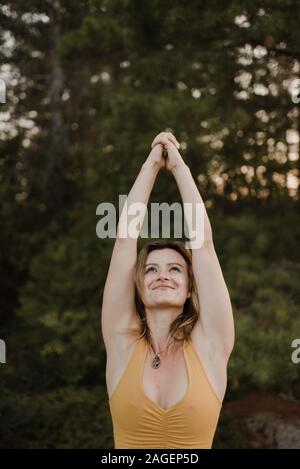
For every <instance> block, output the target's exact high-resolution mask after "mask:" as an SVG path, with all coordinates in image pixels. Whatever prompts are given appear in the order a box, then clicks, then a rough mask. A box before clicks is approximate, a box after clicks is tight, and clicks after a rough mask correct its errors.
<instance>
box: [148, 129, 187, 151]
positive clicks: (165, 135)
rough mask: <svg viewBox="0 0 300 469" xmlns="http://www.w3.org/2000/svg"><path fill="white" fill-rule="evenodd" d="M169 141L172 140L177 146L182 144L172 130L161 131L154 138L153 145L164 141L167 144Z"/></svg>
mask: <svg viewBox="0 0 300 469" xmlns="http://www.w3.org/2000/svg"><path fill="white" fill-rule="evenodd" d="M168 141H171V142H172V143H174V145H175V146H176V147H177V148H179V146H180V145H179V143H178V142H177V140H176V138H175V137H174V135H173V134H172V133H171V132H161V133H160V134H158V135H157V136H156V137H155V139H154V140H153V142H152V144H151V147H152V148H153V147H154V145H156V144H157V143H163V144H164V145H167V144H168Z"/></svg>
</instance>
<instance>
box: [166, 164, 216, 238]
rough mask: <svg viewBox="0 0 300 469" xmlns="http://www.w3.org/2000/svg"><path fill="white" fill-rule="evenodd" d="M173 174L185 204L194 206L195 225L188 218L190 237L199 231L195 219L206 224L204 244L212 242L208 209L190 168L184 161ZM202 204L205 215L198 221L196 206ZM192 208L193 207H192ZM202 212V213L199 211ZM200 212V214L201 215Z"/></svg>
mask: <svg viewBox="0 0 300 469" xmlns="http://www.w3.org/2000/svg"><path fill="white" fill-rule="evenodd" d="M172 174H173V176H174V178H175V180H176V182H177V186H178V189H179V192H180V195H181V198H182V202H183V204H192V205H193V211H192V213H193V223H192V225H191V223H190V217H188V216H186V217H185V218H186V222H187V226H188V231H189V237H191V233H192V231H193V230H195V229H196V230H199V228H201V227H199V226H196V225H195V222H194V219H196V221H198V222H200V223H204V233H203V234H204V239H203V243H207V242H212V240H213V238H212V229H211V224H210V221H209V218H208V215H207V212H206V208H205V205H204V202H203V199H202V197H201V195H200V192H199V190H198V188H197V186H196V184H195V181H194V179H193V176H192V174H191V171H190V168H189V167H188V166H187V165H186V164H185V163H184V161H182V162H180V163H178V164H177V166H176V167H175V168H174V169H173V170H172ZM196 204H201V206H199V207H201V209H202V213H203V215H204V217H203V218H200V220H199V219H197V217H196V218H195V210H194V209H195V205H196ZM190 206H191V205H190ZM186 210H187V207H185V206H184V213H185V215H186ZM199 212H200V211H199ZM199 212H198V213H199Z"/></svg>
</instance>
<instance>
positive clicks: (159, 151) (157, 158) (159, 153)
mask: <svg viewBox="0 0 300 469" xmlns="http://www.w3.org/2000/svg"><path fill="white" fill-rule="evenodd" d="M161 135H163V136H164V137H166V138H168V139H169V140H170V141H171V142H173V143H174V144H175V145H176V146H177V145H179V144H178V142H177V140H176V138H175V137H174V135H173V134H172V133H170V132H160V133H159V134H158V135H156V137H155V138H154V139H153V142H154V140H156V139H159V137H160V136H161ZM153 142H152V144H151V147H152V150H151V152H150V154H149V156H148V159H149V160H150V161H152V162H154V163H155V165H156V166H157V167H158V169H159V170H160V169H166V157H164V154H163V151H164V148H165V145H163V144H162V143H157V144H154V145H153ZM166 156H167V155H166Z"/></svg>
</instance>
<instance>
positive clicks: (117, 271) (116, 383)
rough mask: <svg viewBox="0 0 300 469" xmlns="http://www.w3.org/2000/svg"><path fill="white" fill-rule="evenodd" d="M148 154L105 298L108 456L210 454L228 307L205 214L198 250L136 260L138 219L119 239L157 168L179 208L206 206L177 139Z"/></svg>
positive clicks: (164, 250)
mask: <svg viewBox="0 0 300 469" xmlns="http://www.w3.org/2000/svg"><path fill="white" fill-rule="evenodd" d="M151 147H152V151H151V152H150V154H149V156H148V158H147V160H146V162H145V163H144V164H143V166H142V169H141V171H140V173H139V175H138V177H137V179H136V181H135V183H134V185H133V187H132V189H131V191H130V193H129V195H128V199H127V207H124V208H123V210H122V213H121V216H120V220H119V224H118V230H117V238H116V241H115V245H114V249H113V253H112V258H111V262H110V267H109V271H108V275H107V279H106V284H105V288H104V293H103V303H102V335H103V339H104V343H105V347H106V353H107V368H106V383H107V390H108V395H109V406H110V411H111V416H112V421H113V430H114V442H115V448H211V446H212V442H213V437H214V434H215V430H216V426H217V422H218V419H219V414H220V410H221V407H222V402H223V398H224V394H225V391H226V384H227V374H226V369H227V363H228V359H229V356H230V354H231V351H232V348H233V344H234V323H233V316H232V308H231V302H230V298H229V293H228V290H227V287H226V284H225V281H224V278H223V275H222V271H221V267H220V264H219V262H218V258H217V255H216V252H215V249H214V245H213V238H212V230H211V226H210V222H209V219H208V216H207V213H206V210H205V208H204V229H203V232H204V239H203V244H202V245H201V247H198V246H196V247H195V248H192V250H191V251H190V250H188V249H187V248H186V247H185V244H184V243H183V242H181V241H156V242H153V243H149V244H148V245H146V246H145V247H144V248H143V249H142V250H141V251H140V253H139V255H138V256H137V238H138V236H139V231H140V229H141V227H142V224H143V218H144V215H145V211H141V213H140V215H139V219H138V229H137V230H136V232H135V234H132V233H131V234H127V237H126V236H123V234H124V233H126V232H127V228H128V227H129V220H128V219H127V213H128V211H129V210H128V207H130V206H131V204H134V203H136V202H139V203H142V204H144V206H145V207H147V203H148V200H149V196H150V193H151V190H152V187H153V184H154V181H155V178H156V176H157V174H158V172H159V171H160V169H164V168H165V169H167V170H168V171H170V172H171V173H172V174H173V176H174V177H175V180H176V182H177V185H178V188H179V191H180V193H181V197H182V202H183V204H184V207H186V206H188V205H185V204H187V203H189V204H192V206H193V205H194V206H195V204H197V203H200V204H203V200H202V198H201V196H200V194H199V191H198V189H197V187H196V184H195V182H194V180H193V178H192V175H191V172H190V170H189V168H188V166H187V165H186V164H185V162H184V161H183V159H182V157H181V155H180V153H179V151H178V148H179V143H178V142H177V140H176V138H175V136H174V135H173V134H172V133H169V132H162V133H160V134H158V135H157V136H156V137H155V139H154V140H153V142H152V145H151ZM164 151H166V152H167V156H166V157H165V155H164ZM203 206H204V205H203ZM126 209H127V210H126ZM185 215H187V214H186V213H185ZM186 219H188V230H189V234H190V233H192V226H191V220H190V217H186ZM202 228H203V226H202V227H201V226H197V227H196V229H197V230H198V231H201V229H202ZM131 231H132V230H131ZM121 233H122V236H121ZM198 294H199V296H198ZM136 336H137V338H136Z"/></svg>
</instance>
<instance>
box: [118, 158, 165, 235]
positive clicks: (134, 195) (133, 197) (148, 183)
mask: <svg viewBox="0 0 300 469" xmlns="http://www.w3.org/2000/svg"><path fill="white" fill-rule="evenodd" d="M158 172H159V167H158V165H157V164H156V163H155V162H154V161H152V160H151V159H150V158H148V159H147V160H146V161H145V163H144V164H143V166H142V167H141V170H140V172H139V174H138V176H137V178H136V180H135V182H134V184H133V186H132V188H131V190H130V192H129V194H128V197H127V200H126V202H125V205H124V207H123V209H122V213H121V215H120V219H119V223H118V229H117V238H118V239H122V240H126V239H127V240H132V239H134V240H136V241H137V238H138V236H139V233H140V231H141V229H142V225H143V220H144V217H145V213H146V210H147V204H148V201H149V197H150V194H151V191H152V188H153V185H154V182H155V179H156V176H157V174H158Z"/></svg>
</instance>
